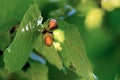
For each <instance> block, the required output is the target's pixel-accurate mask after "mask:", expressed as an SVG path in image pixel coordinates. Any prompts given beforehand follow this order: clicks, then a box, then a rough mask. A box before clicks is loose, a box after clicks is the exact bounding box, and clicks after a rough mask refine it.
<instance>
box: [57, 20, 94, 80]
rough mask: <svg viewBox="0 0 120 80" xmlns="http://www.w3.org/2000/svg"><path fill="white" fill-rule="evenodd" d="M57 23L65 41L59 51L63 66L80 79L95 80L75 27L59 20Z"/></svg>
mask: <svg viewBox="0 0 120 80" xmlns="http://www.w3.org/2000/svg"><path fill="white" fill-rule="evenodd" d="M57 21H58V28H59V29H61V30H63V31H64V35H65V41H64V43H62V44H61V45H62V49H63V50H62V51H60V55H61V56H62V59H63V62H64V65H65V66H66V67H67V68H68V69H71V70H73V71H74V72H76V73H77V74H78V75H79V76H81V77H82V79H85V80H95V78H94V76H93V75H94V74H93V72H92V68H91V64H90V62H89V60H88V58H87V55H86V52H85V48H84V44H83V42H82V40H81V37H80V33H79V31H78V29H77V27H76V26H74V25H72V24H68V23H66V22H64V21H62V20H59V19H57Z"/></svg>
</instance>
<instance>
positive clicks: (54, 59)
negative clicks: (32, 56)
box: [35, 36, 63, 69]
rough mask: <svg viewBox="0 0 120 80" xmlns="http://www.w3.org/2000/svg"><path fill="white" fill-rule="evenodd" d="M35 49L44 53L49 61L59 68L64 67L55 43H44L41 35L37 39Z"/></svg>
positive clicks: (41, 53)
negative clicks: (47, 44) (49, 44)
mask: <svg viewBox="0 0 120 80" xmlns="http://www.w3.org/2000/svg"><path fill="white" fill-rule="evenodd" d="M35 50H36V51H37V52H38V53H39V54H40V55H42V56H43V57H44V58H45V59H46V60H47V61H48V62H49V63H51V64H53V65H55V66H56V67H57V68H58V69H62V68H63V65H62V60H61V58H60V56H59V55H58V52H57V51H56V50H55V47H54V45H52V46H50V47H48V46H46V45H45V44H44V43H43V40H42V38H41V36H39V38H38V40H37V41H36V45H35Z"/></svg>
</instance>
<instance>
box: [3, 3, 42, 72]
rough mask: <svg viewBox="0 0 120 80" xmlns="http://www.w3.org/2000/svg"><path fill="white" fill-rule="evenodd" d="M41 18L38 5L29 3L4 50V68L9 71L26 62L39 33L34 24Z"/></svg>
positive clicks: (20, 66)
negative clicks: (18, 26)
mask: <svg viewBox="0 0 120 80" xmlns="http://www.w3.org/2000/svg"><path fill="white" fill-rule="evenodd" d="M41 19H42V17H41V14H40V11H39V8H38V6H37V5H36V4H34V5H31V6H30V8H29V9H28V11H27V12H26V14H25V15H24V18H23V20H22V22H21V24H20V28H19V29H18V32H17V34H16V37H15V38H14V40H13V42H12V44H11V45H10V46H9V47H8V48H7V49H6V50H5V52H4V62H5V68H6V69H8V70H9V71H10V72H12V71H16V70H19V69H21V68H22V67H23V66H24V64H25V63H26V61H27V59H28V57H29V55H30V52H31V51H32V49H33V45H34V43H35V41H36V39H37V37H38V35H39V34H37V31H36V29H37V26H36V25H38V24H37V22H38V21H39V20H40V21H41Z"/></svg>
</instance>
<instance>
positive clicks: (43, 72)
mask: <svg viewBox="0 0 120 80" xmlns="http://www.w3.org/2000/svg"><path fill="white" fill-rule="evenodd" d="M29 63H30V68H29V69H28V70H27V72H26V74H27V76H28V77H29V80H48V68H47V66H46V65H43V64H41V63H39V62H37V61H33V60H29Z"/></svg>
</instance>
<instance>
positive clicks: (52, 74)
mask: <svg viewBox="0 0 120 80" xmlns="http://www.w3.org/2000/svg"><path fill="white" fill-rule="evenodd" d="M48 68H49V80H56V79H57V80H81V77H79V76H77V75H76V74H75V73H74V72H73V71H70V70H68V69H67V70H66V71H67V74H65V73H64V72H63V71H60V70H58V69H57V68H56V67H54V66H52V65H50V64H48Z"/></svg>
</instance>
